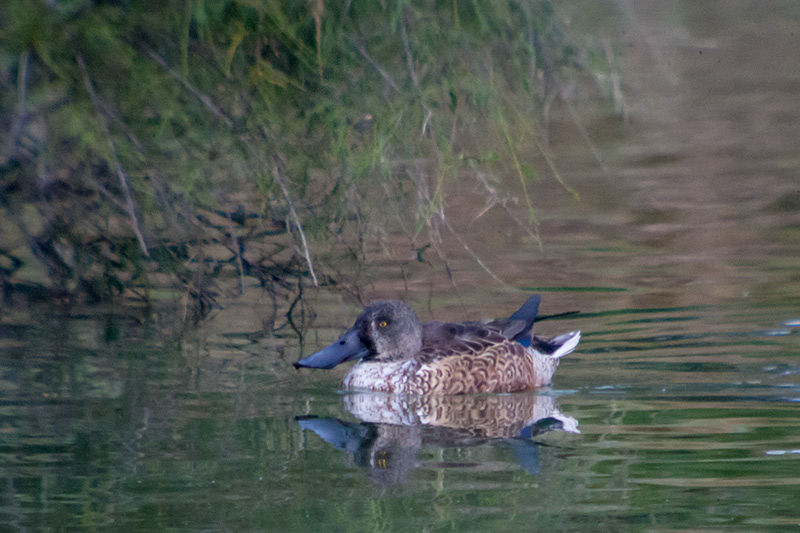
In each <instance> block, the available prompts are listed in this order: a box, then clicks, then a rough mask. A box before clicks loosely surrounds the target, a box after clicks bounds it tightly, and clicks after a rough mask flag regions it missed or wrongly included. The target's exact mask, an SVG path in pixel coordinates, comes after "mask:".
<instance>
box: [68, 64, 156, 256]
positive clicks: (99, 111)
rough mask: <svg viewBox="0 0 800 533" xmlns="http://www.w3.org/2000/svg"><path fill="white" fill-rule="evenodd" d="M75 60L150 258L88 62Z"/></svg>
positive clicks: (138, 235) (135, 228) (135, 230)
mask: <svg viewBox="0 0 800 533" xmlns="http://www.w3.org/2000/svg"><path fill="white" fill-rule="evenodd" d="M75 60H76V61H77V62H78V66H79V67H80V69H81V74H82V75H83V83H84V85H85V86H86V91H87V92H88V93H89V98H90V99H91V101H92V105H93V106H94V108H95V111H96V112H97V117H98V120H99V122H100V127H101V128H102V129H103V133H104V134H105V137H106V141H107V142H108V149H109V152H110V153H109V158H110V159H111V163H112V166H113V167H114V172H115V173H116V174H117V178H118V179H119V185H120V187H121V188H122V193H123V195H124V196H125V210H126V211H127V213H128V218H129V220H130V223H131V228H132V229H133V233H134V234H135V235H136V240H137V241H138V242H139V249H141V251H142V253H143V254H144V255H145V257H147V258H149V257H150V252H149V251H148V250H147V243H145V240H144V235H142V232H141V230H140V229H139V219H138V218H137V216H136V208H135V206H134V204H133V197H132V196H131V191H130V187H129V186H128V178H127V176H125V172H124V171H123V169H122V164H121V163H120V162H119V159H118V158H117V148H116V146H115V145H114V139H113V138H112V137H111V131H110V130H109V129H108V124H107V123H106V121H105V117H104V115H103V112H102V105H101V102H100V97H98V96H97V93H95V92H94V87H93V86H92V80H91V79H90V78H89V72H88V71H87V70H86V63H85V62H84V61H83V58H82V57H81V56H80V55H78V56H75Z"/></svg>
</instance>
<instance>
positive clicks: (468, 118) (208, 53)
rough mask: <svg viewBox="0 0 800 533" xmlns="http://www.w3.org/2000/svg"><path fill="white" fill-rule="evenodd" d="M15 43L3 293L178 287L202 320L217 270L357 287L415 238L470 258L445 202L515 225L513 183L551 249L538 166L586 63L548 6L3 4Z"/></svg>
mask: <svg viewBox="0 0 800 533" xmlns="http://www.w3.org/2000/svg"><path fill="white" fill-rule="evenodd" d="M0 38H1V39H2V43H1V44H2V47H1V48H0V58H2V63H0V89H2V94H3V96H2V100H0V122H1V123H2V128H0V140H1V141H2V142H0V219H2V220H1V221H0V223H2V226H3V233H4V238H3V242H2V243H0V280H2V283H3V286H4V287H5V290H6V292H7V293H8V291H9V290H10V289H17V290H19V289H24V290H28V291H39V290H42V289H43V288H45V289H47V291H46V292H45V293H46V294H52V292H53V291H55V292H56V293H59V294H63V295H65V296H71V295H75V294H83V295H86V296H88V297H90V298H95V299H105V298H108V297H110V296H112V295H114V294H120V293H124V294H129V295H130V294H136V295H138V296H140V297H145V298H149V297H152V296H153V293H152V292H151V291H150V289H149V287H150V286H151V284H156V283H157V284H158V285H162V284H163V282H164V280H165V278H163V274H166V275H167V278H166V280H171V281H172V282H179V286H180V287H181V291H182V292H183V293H184V294H186V295H191V296H193V297H194V298H193V301H195V302H198V303H199V304H198V310H199V311H202V310H203V309H204V306H205V308H207V307H208V306H210V305H213V296H214V295H213V293H212V292H211V291H209V289H208V288H207V287H208V282H207V280H208V278H209V276H211V275H217V274H220V273H222V274H224V273H229V274H231V276H230V277H231V278H232V279H238V280H239V283H241V280H242V279H243V278H244V277H245V276H251V277H255V278H257V279H259V280H260V281H261V282H262V284H263V285H265V286H267V287H268V288H270V290H273V291H274V290H276V289H280V288H281V287H284V288H288V285H284V284H287V283H288V281H287V280H289V279H292V278H295V279H302V278H307V279H310V280H312V281H313V282H314V283H318V282H326V281H331V280H337V279H338V280H341V279H345V280H349V281H357V279H354V278H353V274H352V272H357V271H358V268H357V266H358V265H360V264H362V263H363V260H364V259H365V257H366V254H367V252H368V250H369V249H370V246H371V243H377V244H379V245H381V246H382V248H383V249H384V250H386V251H388V252H389V253H393V252H392V250H393V249H394V248H395V247H396V246H399V245H398V244H397V242H396V241H390V240H389V239H388V235H395V234H398V232H399V233H401V234H403V235H405V237H406V241H405V242H407V245H408V246H409V248H410V249H411V250H416V251H417V253H418V254H420V255H421V254H422V253H423V252H424V250H425V248H426V247H427V246H428V245H430V246H432V248H433V249H434V250H436V251H437V252H438V254H439V256H440V257H441V258H442V260H444V261H445V262H447V258H446V254H445V250H444V249H443V248H442V246H441V244H442V242H444V241H446V240H453V241H455V242H458V243H459V244H460V246H463V248H464V249H465V250H467V251H468V252H469V253H472V251H471V248H470V247H469V243H467V242H466V241H465V240H464V239H463V238H462V237H461V236H459V235H458V234H457V233H456V231H455V229H454V228H453V227H452V226H451V224H450V223H449V221H448V218H447V217H446V216H445V205H446V201H447V197H448V196H447V195H448V192H449V191H450V190H451V189H453V187H454V183H456V181H458V180H464V179H470V180H474V182H473V184H474V185H476V186H478V187H482V188H483V190H484V191H485V195H486V196H488V197H489V198H490V204H489V205H490V206H492V205H499V206H501V207H502V208H503V209H506V208H507V207H509V203H510V202H511V201H512V200H516V199H515V198H513V195H512V194H513V193H504V192H502V191H503V190H504V187H503V184H502V183H500V184H498V183H496V180H497V178H496V177H495V176H496V175H497V174H499V172H498V171H499V170H500V169H503V168H507V169H508V172H507V173H508V174H509V175H512V176H515V178H514V179H515V181H516V182H518V185H516V186H514V187H515V188H516V189H519V190H520V191H523V192H521V193H519V194H521V195H522V198H521V202H520V204H521V205H524V206H526V209H527V216H518V215H517V214H515V212H514V211H513V210H511V209H508V210H507V213H508V216H510V217H511V218H513V219H514V220H515V221H518V222H519V223H520V224H521V225H523V226H525V227H526V228H528V231H529V232H530V233H531V234H532V235H533V236H534V237H535V236H536V226H535V217H534V212H533V207H532V206H533V202H532V200H531V198H530V195H529V194H530V189H529V182H530V180H531V179H532V178H534V177H535V175H536V173H535V170H534V167H533V165H532V159H531V157H530V156H529V155H527V154H529V153H532V152H535V151H537V150H538V151H539V152H540V153H544V151H545V148H544V145H543V143H542V142H541V140H540V137H541V135H540V132H539V130H538V129H537V128H538V126H537V124H538V120H537V119H536V117H541V116H542V109H544V108H545V107H546V103H547V102H549V99H551V97H552V95H553V94H554V91H553V90H552V89H553V87H554V86H555V85H556V84H557V81H556V80H557V78H556V73H557V72H558V70H559V69H561V68H563V67H565V66H569V65H570V64H571V63H572V62H573V59H574V57H575V56H574V53H573V49H572V48H571V47H570V45H569V43H568V42H567V40H566V39H565V36H564V34H563V32H562V31H561V29H560V26H559V24H558V23H557V18H556V17H555V16H554V13H553V11H552V7H551V6H550V4H549V3H547V2H541V3H527V2H524V3H517V2H514V1H511V0H509V1H507V2H505V3H501V4H497V3H493V4H492V5H491V6H486V7H485V8H484V7H483V6H482V5H481V4H480V3H467V2H464V3H459V2H455V3H452V4H451V3H447V4H441V5H438V6H435V7H434V6H429V5H428V4H426V3H420V4H418V5H412V4H406V3H399V4H396V5H391V6H387V5H384V4H381V3H363V2H353V3H351V2H346V3H344V4H343V5H341V6H336V7H335V8H334V7H333V6H331V5H329V4H324V3H323V2H321V1H317V2H300V3H289V4H286V3H278V2H271V1H267V2H263V3H261V4H260V5H258V3H252V2H243V1H241V0H229V1H226V2H192V1H190V2H186V3H185V4H184V5H183V6H182V7H181V8H180V9H178V6H177V5H173V4H171V3H164V2H134V3H126V4H119V3H113V2H112V3H101V4H99V5H95V4H94V3H91V2H86V1H82V0H73V1H68V2H58V3H45V2H41V1H36V2H30V1H27V0H7V1H6V2H3V6H2V7H0ZM545 160H546V161H549V159H548V158H547V157H545ZM459 186H461V187H463V183H461V184H460V185H459ZM505 188H506V189H508V186H506V187H505ZM387 214H388V215H389V216H387ZM404 246H405V244H404ZM406 255H407V254H406ZM473 255H474V254H473ZM474 257H475V258H476V259H477V260H479V261H480V259H479V258H478V257H477V256H474ZM342 261H345V262H346V263H345V264H347V262H348V261H349V262H351V263H352V264H354V265H355V266H354V267H353V268H350V267H348V268H342V267H341V264H342ZM335 265H339V266H338V267H337V266H335ZM487 270H488V269H487ZM343 271H347V272H348V274H347V275H344V274H342V272H343ZM156 273H158V276H156V277H154V274H156ZM293 283H294V282H293Z"/></svg>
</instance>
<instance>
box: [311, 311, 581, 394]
mask: <svg viewBox="0 0 800 533" xmlns="http://www.w3.org/2000/svg"><path fill="white" fill-rule="evenodd" d="M539 301H540V297H539V296H538V295H536V296H531V297H530V298H529V299H528V301H527V302H526V303H525V305H523V306H522V308H520V309H519V310H518V311H517V312H515V313H514V314H512V315H511V316H510V317H508V318H505V319H501V320H496V321H494V322H490V323H488V324H482V323H480V322H462V323H459V324H451V323H444V322H428V323H425V324H420V322H419V320H418V319H417V316H416V314H415V313H414V311H412V310H411V308H409V307H408V306H407V305H406V304H404V303H402V302H399V301H396V300H382V301H376V302H373V303H371V304H370V305H368V306H367V307H366V308H365V309H364V311H363V312H362V313H361V315H359V317H358V319H357V320H356V323H355V325H354V326H353V327H352V328H351V329H350V330H348V331H347V332H346V333H345V334H344V335H342V336H341V337H340V338H339V340H338V341H336V342H335V343H333V344H332V345H331V346H329V347H328V348H325V349H323V350H321V351H319V352H317V353H315V354H314V355H311V356H309V357H307V358H305V359H303V360H301V361H298V362H297V363H295V366H296V367H298V368H299V367H311V368H332V367H334V366H336V365H337V364H339V363H341V362H344V361H348V360H353V359H361V361H360V362H359V363H358V364H357V365H356V366H354V367H353V368H352V369H351V370H350V372H349V373H348V374H347V375H346V376H345V378H344V383H343V384H344V386H345V387H346V388H351V389H365V390H374V391H383V392H392V393H406V394H419V395H426V394H447V395H450V394H476V393H501V392H514V391H519V390H525V389H531V388H535V387H540V386H542V385H546V384H548V383H549V382H550V380H551V379H552V376H553V372H555V369H556V367H557V366H558V361H559V359H560V358H561V357H563V356H564V355H567V354H569V353H571V352H572V350H574V349H575V346H577V344H578V341H579V340H580V332H579V331H576V332H571V333H568V334H566V335H560V336H558V337H555V338H553V339H544V338H541V337H535V336H534V335H533V333H532V331H531V328H532V326H533V323H534V321H535V319H536V315H537V313H538V309H539Z"/></svg>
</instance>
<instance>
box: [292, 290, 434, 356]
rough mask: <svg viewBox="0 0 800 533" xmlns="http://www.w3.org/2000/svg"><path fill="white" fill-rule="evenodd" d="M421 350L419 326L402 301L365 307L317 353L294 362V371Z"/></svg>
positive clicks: (412, 353) (415, 317)
mask: <svg viewBox="0 0 800 533" xmlns="http://www.w3.org/2000/svg"><path fill="white" fill-rule="evenodd" d="M420 349H422V326H421V325H420V323H419V319H417V315H416V313H414V311H413V310H412V309H411V308H410V307H408V306H407V305H406V304H404V303H403V302H400V301H397V300H378V301H375V302H372V303H371V304H369V305H368V306H367V307H366V308H364V311H362V312H361V314H360V315H359V316H358V318H357V319H356V323H355V324H354V325H353V327H352V328H350V329H349V330H347V331H346V332H345V333H344V334H343V335H342V336H341V337H339V339H338V340H337V341H336V342H334V343H333V344H331V345H330V346H328V347H327V348H323V349H322V350H320V351H318V352H317V353H315V354H313V355H310V356H308V357H306V358H305V359H301V360H299V361H297V362H296V363H294V367H295V368H302V367H305V368H333V367H335V366H336V365H338V364H340V363H344V362H345V361H352V360H356V359H364V360H367V361H375V362H384V363H385V362H389V361H397V360H402V359H408V358H410V357H413V356H414V355H415V354H416V353H418V352H419V351H420Z"/></svg>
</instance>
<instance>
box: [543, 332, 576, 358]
mask: <svg viewBox="0 0 800 533" xmlns="http://www.w3.org/2000/svg"><path fill="white" fill-rule="evenodd" d="M580 341H581V332H580V331H570V332H569V333H565V334H563V335H559V336H557V337H553V338H552V339H550V343H549V344H551V345H552V346H553V348H554V349H553V352H552V353H551V354H550V357H552V358H553V359H560V358H561V357H564V356H565V355H569V354H571V353H572V352H573V350H575V348H576V347H577V346H578V343H579V342H580Z"/></svg>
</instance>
